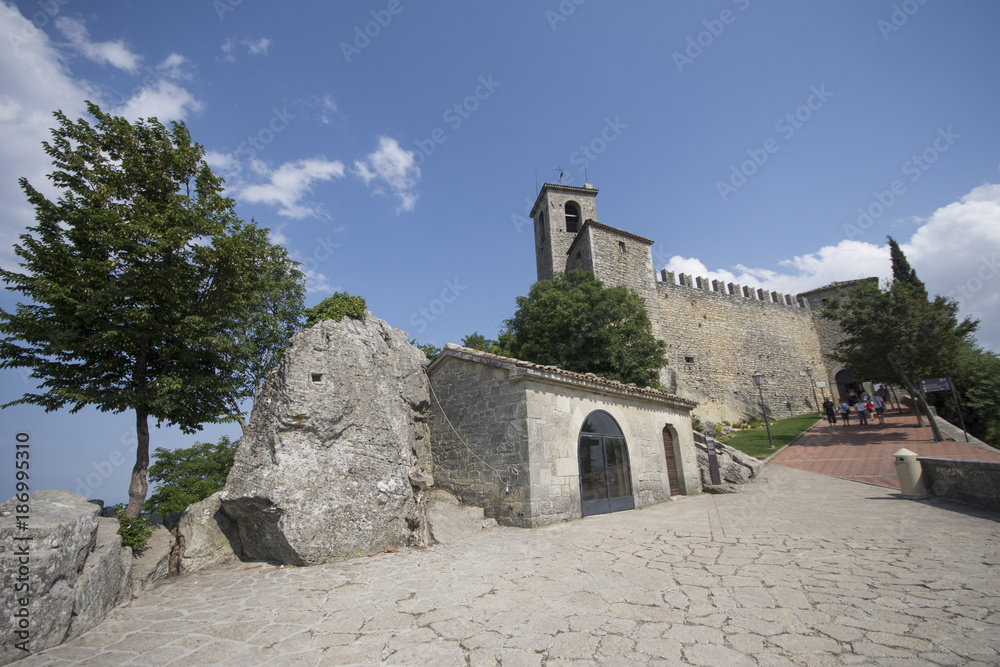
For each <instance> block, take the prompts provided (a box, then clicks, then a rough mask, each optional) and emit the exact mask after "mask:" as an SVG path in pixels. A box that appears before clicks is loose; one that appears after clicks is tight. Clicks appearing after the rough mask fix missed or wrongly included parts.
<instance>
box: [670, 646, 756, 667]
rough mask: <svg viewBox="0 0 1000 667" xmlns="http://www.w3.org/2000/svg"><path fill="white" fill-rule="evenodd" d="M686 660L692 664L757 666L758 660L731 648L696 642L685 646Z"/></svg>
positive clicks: (730, 666)
mask: <svg viewBox="0 0 1000 667" xmlns="http://www.w3.org/2000/svg"><path fill="white" fill-rule="evenodd" d="M684 660H685V661H687V662H688V663H689V664H692V665H703V666H704V667H718V666H719V665H726V666H727V667H744V666H746V667H755V666H756V664H757V663H756V661H755V660H754V659H753V658H751V657H750V656H746V655H743V654H742V653H738V652H736V651H734V650H732V649H730V648H726V647H725V646H719V645H711V644H694V645H691V646H686V647H684Z"/></svg>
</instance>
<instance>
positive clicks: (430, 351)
mask: <svg viewBox="0 0 1000 667" xmlns="http://www.w3.org/2000/svg"><path fill="white" fill-rule="evenodd" d="M410 345H412V346H413V347H415V348H417V349H418V350H420V351H421V352H423V353H424V356H425V357H427V359H428V361H430V360H432V359H434V358H435V357H436V356H438V355H439V354H441V348H440V347H435V346H433V345H431V344H430V343H418V342H417V339H416V338H414V339H413V340H411V341H410Z"/></svg>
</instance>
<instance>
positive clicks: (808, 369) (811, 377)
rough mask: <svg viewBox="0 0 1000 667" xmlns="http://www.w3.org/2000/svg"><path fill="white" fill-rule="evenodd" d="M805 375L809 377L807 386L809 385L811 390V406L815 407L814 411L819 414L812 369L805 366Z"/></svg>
mask: <svg viewBox="0 0 1000 667" xmlns="http://www.w3.org/2000/svg"><path fill="white" fill-rule="evenodd" d="M806 375H808V376H809V384H811V385H812V388H813V405H815V406H816V411H817V412H819V399H818V398H816V383H815V382H813V369H812V368H810V367H809V366H806Z"/></svg>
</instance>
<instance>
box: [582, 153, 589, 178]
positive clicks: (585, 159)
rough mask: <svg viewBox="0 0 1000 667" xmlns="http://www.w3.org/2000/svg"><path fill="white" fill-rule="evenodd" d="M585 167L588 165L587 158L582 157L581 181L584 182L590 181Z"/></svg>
mask: <svg viewBox="0 0 1000 667" xmlns="http://www.w3.org/2000/svg"><path fill="white" fill-rule="evenodd" d="M587 167H588V163H587V158H584V159H583V182H584V183H590V174H589V173H587Z"/></svg>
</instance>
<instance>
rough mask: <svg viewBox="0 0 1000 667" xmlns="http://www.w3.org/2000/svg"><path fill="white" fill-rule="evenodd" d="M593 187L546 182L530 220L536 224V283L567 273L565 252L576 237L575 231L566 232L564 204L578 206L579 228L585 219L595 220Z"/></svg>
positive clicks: (595, 208) (594, 193)
mask: <svg viewBox="0 0 1000 667" xmlns="http://www.w3.org/2000/svg"><path fill="white" fill-rule="evenodd" d="M596 196H597V190H596V189H595V188H593V187H585V188H578V187H575V186H571V185H554V184H552V183H546V184H545V187H544V188H542V190H541V192H539V193H538V198H537V199H536V201H535V205H534V206H533V207H532V209H531V217H532V219H534V221H535V263H536V269H537V275H538V279H539V280H552V277H553V275H554V274H556V273H562V272H564V271H565V270H566V252H567V251H568V250H569V247H570V245H572V243H573V240H574V239H575V238H576V236H577V231H578V229H579V228H578V229H577V230H572V231H567V230H566V213H565V210H566V208H565V207H566V203H567V202H574V203H576V205H577V206H579V207H580V225H582V224H583V223H584V221H586V220H597V205H596V200H595V197H596Z"/></svg>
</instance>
